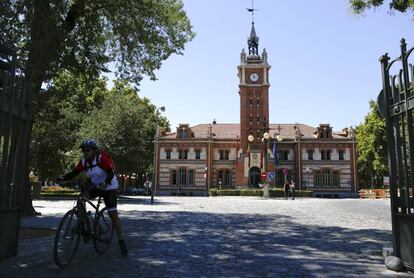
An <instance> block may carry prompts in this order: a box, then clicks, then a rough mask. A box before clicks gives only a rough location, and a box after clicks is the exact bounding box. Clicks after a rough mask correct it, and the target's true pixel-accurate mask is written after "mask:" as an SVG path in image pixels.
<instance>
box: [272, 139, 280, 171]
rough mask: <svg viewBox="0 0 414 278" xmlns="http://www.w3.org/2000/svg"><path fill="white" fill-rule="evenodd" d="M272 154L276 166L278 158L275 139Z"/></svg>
mask: <svg viewBox="0 0 414 278" xmlns="http://www.w3.org/2000/svg"><path fill="white" fill-rule="evenodd" d="M273 156H274V159H275V166H277V164H279V160H278V159H277V144H276V140H275V141H274V143H273Z"/></svg>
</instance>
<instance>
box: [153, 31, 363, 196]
mask: <svg viewBox="0 0 414 278" xmlns="http://www.w3.org/2000/svg"><path fill="white" fill-rule="evenodd" d="M258 46H259V38H258V37H257V35H256V32H255V28H254V23H252V29H251V32H250V36H249V39H248V53H246V52H245V51H244V49H243V50H242V52H241V54H240V64H239V65H238V67H237V70H238V77H239V95H240V124H221V123H216V122H215V121H214V122H213V123H211V124H199V125H195V126H190V125H189V124H180V125H179V126H178V127H177V130H176V131H175V132H163V131H161V132H160V134H159V136H158V139H157V140H156V142H155V143H156V148H157V152H156V153H157V157H156V162H157V167H156V173H155V188H156V194H171V193H175V192H177V191H179V190H181V191H183V192H192V193H194V194H197V195H205V194H206V193H207V192H208V190H209V189H210V188H213V187H221V188H247V187H248V186H257V185H258V183H259V182H260V174H261V173H262V172H274V173H275V179H274V181H273V184H274V185H276V186H282V184H283V183H284V181H285V180H292V181H295V183H296V188H297V189H306V188H309V189H311V190H313V191H314V192H315V195H316V196H318V195H319V196H331V197H350V196H356V192H357V190H358V189H357V186H356V164H355V162H356V159H355V153H356V151H355V140H354V132H353V130H352V129H350V128H345V129H343V130H342V131H340V132H334V131H333V130H332V127H331V126H330V125H329V124H320V125H319V126H318V127H311V126H309V125H306V124H299V123H296V124H271V123H269V87H270V83H269V70H270V68H271V67H270V65H269V63H268V61H267V52H266V49H263V51H262V53H261V55H259V53H258ZM274 153H277V158H276V160H275V157H274Z"/></svg>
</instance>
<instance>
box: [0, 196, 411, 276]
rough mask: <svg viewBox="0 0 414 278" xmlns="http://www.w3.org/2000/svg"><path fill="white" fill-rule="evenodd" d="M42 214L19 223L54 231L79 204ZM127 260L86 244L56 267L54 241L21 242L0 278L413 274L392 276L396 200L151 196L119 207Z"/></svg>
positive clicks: (51, 204)
mask: <svg viewBox="0 0 414 278" xmlns="http://www.w3.org/2000/svg"><path fill="white" fill-rule="evenodd" d="M34 205H35V207H36V209H37V210H38V211H40V212H41V213H42V216H41V217H38V218H25V219H23V220H22V225H23V226H26V227H29V226H37V227H39V226H40V227H55V228H56V227H57V224H58V222H59V220H60V218H61V217H62V215H63V214H64V213H65V212H66V211H67V210H68V209H69V208H70V207H71V206H72V205H73V201H50V200H42V201H35V202H34ZM119 211H120V213H121V217H122V221H123V224H124V229H125V234H126V240H127V243H128V246H129V255H128V257H126V258H121V257H120V252H119V248H118V246H117V243H116V241H113V244H112V247H111V249H110V250H109V251H108V252H107V253H106V254H104V255H97V254H96V253H95V251H94V249H93V246H92V244H90V243H89V244H84V243H83V242H82V241H81V243H80V248H79V249H78V253H77V254H76V257H75V259H74V260H73V261H72V263H71V265H70V266H69V267H68V268H66V269H63V270H60V269H58V268H57V267H56V266H55V265H54V262H53V259H52V241H53V237H46V238H38V239H35V240H33V239H32V240H22V241H21V242H20V247H19V256H17V257H13V258H8V259H4V260H2V261H0V276H1V277H24V276H27V275H30V276H31V277H384V276H385V277H394V276H403V277H414V275H413V274H409V273H399V274H397V273H395V272H391V271H389V270H386V268H385V267H384V264H383V258H382V257H380V252H381V249H382V247H383V246H384V245H390V243H391V220H390V208H389V201H387V200H358V199H336V200H335V199H301V198H298V199H296V200H294V201H292V200H284V199H262V198H256V197H243V198H242V197H211V198H203V197H156V199H155V203H154V205H151V204H150V202H149V200H148V199H146V198H145V197H131V198H129V199H125V200H121V201H120V205H119Z"/></svg>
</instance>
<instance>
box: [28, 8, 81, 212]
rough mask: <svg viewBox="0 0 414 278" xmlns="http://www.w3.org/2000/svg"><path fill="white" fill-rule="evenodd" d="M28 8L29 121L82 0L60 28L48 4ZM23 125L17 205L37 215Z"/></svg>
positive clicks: (77, 14)
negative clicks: (18, 199) (22, 149)
mask: <svg viewBox="0 0 414 278" xmlns="http://www.w3.org/2000/svg"><path fill="white" fill-rule="evenodd" d="M32 6H33V16H32V18H31V23H30V45H29V57H28V62H27V65H26V75H28V77H29V78H28V79H27V80H30V86H26V93H27V95H26V96H27V104H28V113H29V115H30V118H31V119H33V110H35V109H34V108H35V107H33V100H34V99H36V98H37V96H38V94H39V92H40V90H41V87H42V84H43V82H44V81H45V79H46V73H47V71H48V70H50V66H51V64H52V63H54V62H56V61H57V60H58V57H59V53H61V50H62V49H63V42H64V39H65V38H66V37H67V34H68V33H69V32H71V31H72V30H73V28H75V25H76V22H77V20H78V18H79V17H80V16H81V15H82V12H83V10H84V7H85V0H78V1H74V2H73V4H72V6H71V8H70V9H69V12H68V14H67V17H66V19H65V24H64V26H63V27H62V28H59V27H57V25H58V24H57V21H56V20H57V18H56V15H55V14H54V12H53V11H52V9H51V7H50V1H45V0H33V2H32ZM27 125H28V126H27V132H26V136H24V137H23V138H22V140H24V146H25V148H26V149H25V150H24V152H23V154H24V156H25V157H24V158H23V159H22V161H23V165H22V167H24V170H25V177H24V179H25V181H24V183H23V188H22V190H21V192H22V196H21V198H22V200H21V204H22V214H23V215H34V214H38V213H37V212H36V211H35V209H34V208H33V204H32V198H31V186H30V182H29V173H30V169H29V151H30V142H31V133H32V126H33V121H32V120H31V121H30V122H28V123H27ZM51 155H53V154H51Z"/></svg>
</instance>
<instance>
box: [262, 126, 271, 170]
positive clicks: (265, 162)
mask: <svg viewBox="0 0 414 278" xmlns="http://www.w3.org/2000/svg"><path fill="white" fill-rule="evenodd" d="M269 138H270V134H269V133H268V132H265V133H264V134H263V138H262V143H264V145H265V146H264V148H263V152H264V153H263V154H262V155H263V157H264V165H263V172H266V170H267V142H268V140H269Z"/></svg>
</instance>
